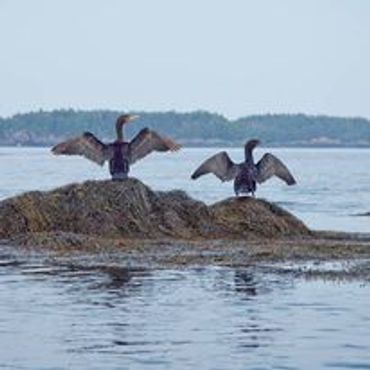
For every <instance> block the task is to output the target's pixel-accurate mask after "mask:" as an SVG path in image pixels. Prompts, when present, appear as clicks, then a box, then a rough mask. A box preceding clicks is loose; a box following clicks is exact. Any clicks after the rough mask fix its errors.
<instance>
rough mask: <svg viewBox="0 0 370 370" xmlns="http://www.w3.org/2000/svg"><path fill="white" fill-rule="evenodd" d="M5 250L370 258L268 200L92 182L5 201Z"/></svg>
mask: <svg viewBox="0 0 370 370" xmlns="http://www.w3.org/2000/svg"><path fill="white" fill-rule="evenodd" d="M0 239H1V240H2V244H3V245H5V244H6V245H14V246H23V247H27V248H31V247H32V248H38V249H40V248H41V249H42V250H47V251H52V250H54V251H61V252H63V253H64V252H68V253H74V252H77V251H78V252H81V251H84V252H88V253H90V252H94V253H100V254H102V253H113V254H115V253H118V252H119V253H120V254H121V257H122V256H124V259H126V260H127V261H128V260H134V261H136V262H138V261H139V263H145V264H149V265H153V264H156V265H160V266H164V265H189V264H223V265H247V264H250V263H251V262H256V261H303V260H329V259H341V260H343V259H356V258H360V259H361V258H362V259H364V258H370V238H368V237H367V236H365V235H356V234H346V233H329V232H320V233H319V232H313V231H311V230H310V229H309V228H307V227H306V226H305V225H304V223H303V222H302V221H300V220H299V219H297V218H296V217H295V216H294V215H292V214H291V213H289V212H287V211H286V210H284V209H282V208H281V207H278V206H277V205H275V204H273V203H269V202H267V201H265V200H261V199H253V198H249V197H246V198H229V199H226V200H223V201H221V202H218V203H215V204H213V205H210V206H207V205H206V204H205V203H203V202H201V201H198V200H195V199H193V198H191V197H189V196H188V195H187V194H186V193H185V192H183V191H179V190H174V191H168V192H162V191H153V190H151V189H150V188H149V187H148V186H146V185H145V184H143V183H142V182H140V181H139V180H137V179H128V180H126V181H123V182H112V181H87V182H85V183H82V184H71V185H67V186H64V187H61V188H58V189H55V190H52V191H48V192H40V191H33V192H28V193H25V194H22V195H19V196H16V197H13V198H9V199H6V200H3V201H1V202H0Z"/></svg>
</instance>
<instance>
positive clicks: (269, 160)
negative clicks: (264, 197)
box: [256, 153, 296, 185]
mask: <svg viewBox="0 0 370 370" xmlns="http://www.w3.org/2000/svg"><path fill="white" fill-rule="evenodd" d="M256 167H257V178H256V180H257V182H259V183H261V182H265V181H266V180H268V179H269V178H271V177H272V176H277V177H279V178H280V179H281V180H283V181H285V182H286V183H287V184H288V185H294V184H295V183H296V181H295V179H294V177H293V175H292V174H291V173H290V171H289V170H288V168H287V167H286V166H285V164H284V163H283V162H282V161H281V160H280V159H278V158H276V157H275V156H274V155H272V154H270V153H266V154H265V155H264V156H263V157H262V158H261V159H260V161H259V162H258V163H257V165H256Z"/></svg>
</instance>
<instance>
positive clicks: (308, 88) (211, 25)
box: [0, 0, 370, 118]
mask: <svg viewBox="0 0 370 370" xmlns="http://www.w3.org/2000/svg"><path fill="white" fill-rule="evenodd" d="M369 19H370V1H368V0H254V1H250V0H0V116H3V117H5V116H9V115H13V114H15V113H22V112H27V111H34V110H39V109H44V110H51V109H60V108H74V109H115V110H120V111H138V110H139V111H142V110H144V111H167V110H176V111H193V110H208V111H211V112H217V113H220V114H223V115H225V116H227V117H229V118H237V117H241V116H245V115H250V114H263V113H298V112H299V113H308V114H327V115H338V116H363V117H367V118H370V72H369V70H370V22H369Z"/></svg>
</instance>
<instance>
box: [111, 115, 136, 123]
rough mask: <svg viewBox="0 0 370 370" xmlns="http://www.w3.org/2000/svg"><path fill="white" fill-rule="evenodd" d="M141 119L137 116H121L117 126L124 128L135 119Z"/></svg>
mask: <svg viewBox="0 0 370 370" xmlns="http://www.w3.org/2000/svg"><path fill="white" fill-rule="evenodd" d="M137 118H139V116H137V115H135V114H122V115H121V116H119V117H118V118H117V123H116V124H117V125H120V126H123V125H125V124H126V123H128V122H131V121H133V120H135V119H137Z"/></svg>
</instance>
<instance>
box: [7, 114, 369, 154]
mask: <svg viewBox="0 0 370 370" xmlns="http://www.w3.org/2000/svg"><path fill="white" fill-rule="evenodd" d="M120 113H122V112H118V111H110V110H95V111H80V110H72V109H69V110H54V111H38V112H30V113H25V114H18V115H14V116H12V117H9V118H0V146H35V147H49V146H52V145H55V144H56V143H59V142H61V141H63V140H65V139H66V138H70V137H73V136H77V135H80V134H81V133H82V132H85V131H90V132H92V133H94V134H95V135H96V136H97V137H99V139H101V140H103V141H111V140H113V139H114V137H115V131H114V123H115V120H116V119H117V117H118V115H119V114H120ZM135 113H136V114H139V115H140V119H138V120H137V121H135V123H133V124H130V125H127V127H126V130H125V134H126V135H127V137H128V138H132V137H133V136H134V135H136V134H137V132H138V131H139V130H140V129H142V128H143V127H150V128H151V129H153V130H156V131H158V132H160V133H161V134H163V135H167V136H169V137H171V138H173V139H175V140H176V141H178V142H179V143H181V144H182V145H184V146H187V147H239V146H241V145H242V144H244V142H245V141H246V140H247V139H250V138H258V139H260V140H261V141H262V145H264V146H265V147H287V148H288V147H289V148H370V120H368V119H365V118H360V117H353V118H343V117H330V116H315V115H306V114H264V115H252V116H246V117H241V118H239V119H236V120H229V119H227V118H225V117H224V116H222V115H219V114H215V113H209V112H206V111H194V112H189V113H178V112H173V111H169V112H135Z"/></svg>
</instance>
